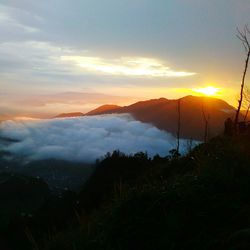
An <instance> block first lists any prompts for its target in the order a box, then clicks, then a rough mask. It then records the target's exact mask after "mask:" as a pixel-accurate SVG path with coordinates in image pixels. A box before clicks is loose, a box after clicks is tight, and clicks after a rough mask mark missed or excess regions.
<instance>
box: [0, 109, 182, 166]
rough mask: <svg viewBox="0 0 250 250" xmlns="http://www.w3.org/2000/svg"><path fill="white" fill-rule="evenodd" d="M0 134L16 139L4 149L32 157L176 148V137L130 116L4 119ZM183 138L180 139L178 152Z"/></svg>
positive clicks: (82, 157) (88, 157)
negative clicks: (30, 119)
mask: <svg viewBox="0 0 250 250" xmlns="http://www.w3.org/2000/svg"><path fill="white" fill-rule="evenodd" d="M0 136H2V137H8V138H11V139H15V140H19V142H16V143H12V144H10V145H9V146H7V147H6V148H5V149H6V150H7V151H9V152H11V153H12V154H14V155H17V156H23V157H26V158H27V159H28V160H35V159H49V158H55V159H64V160H70V161H80V162H94V161H95V160H96V159H97V158H100V157H102V156H104V155H105V154H106V153H107V152H112V151H114V150H116V149H119V150H120V151H122V152H124V153H126V154H134V153H136V152H140V151H143V152H145V151H147V152H148V154H149V155H150V156H153V155H155V154H159V155H161V156H165V155H167V154H168V152H169V150H170V149H173V148H174V147H176V139H175V138H174V137H173V136H172V135H171V134H169V133H166V132H164V131H161V130H159V129H157V128H155V127H154V126H152V125H150V124H145V123H141V122H139V121H136V120H134V119H133V118H132V117H131V116H130V115H127V114H123V115H103V116H91V117H83V118H72V119H54V120H35V121H25V120H23V121H19V122H18V121H6V122H2V123H1V124H0ZM185 145H186V141H185V140H181V151H182V152H184V151H185Z"/></svg>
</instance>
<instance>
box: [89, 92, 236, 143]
mask: <svg viewBox="0 0 250 250" xmlns="http://www.w3.org/2000/svg"><path fill="white" fill-rule="evenodd" d="M180 103H181V137H182V138H188V139H190V138H192V139H197V140H202V139H203V137H204V130H205V119H204V116H205V117H206V119H208V120H209V136H210V137H212V136H215V135H217V134H219V133H221V132H222V131H223V126H224V121H225V120H226V119H227V118H228V117H231V118H233V116H234V113H235V109H234V108H233V107H232V106H230V105H229V104H227V103H226V102H225V101H223V100H220V99H217V98H209V97H197V96H186V97H183V98H181V102H180ZM177 107H178V100H168V99H165V98H160V99H153V100H148V101H141V102H137V103H135V104H132V105H129V106H125V107H118V108H116V109H114V108H112V109H106V110H104V111H100V110H101V108H100V109H98V108H97V109H96V111H97V112H95V110H93V111H91V112H89V113H88V114H87V115H100V114H110V113H130V114H131V115H133V117H134V118H135V119H137V120H139V121H142V122H147V123H151V124H153V125H154V126H156V127H157V128H159V129H163V130H166V131H168V132H170V133H172V134H174V135H175V134H176V131H177V120H178V112H177Z"/></svg>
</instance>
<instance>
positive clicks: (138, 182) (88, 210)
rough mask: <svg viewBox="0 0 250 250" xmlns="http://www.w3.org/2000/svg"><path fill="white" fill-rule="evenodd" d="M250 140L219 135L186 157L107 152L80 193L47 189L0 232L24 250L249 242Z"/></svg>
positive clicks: (235, 245)
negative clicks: (49, 191) (54, 193)
mask: <svg viewBox="0 0 250 250" xmlns="http://www.w3.org/2000/svg"><path fill="white" fill-rule="evenodd" d="M249 139H250V138H248V137H247V136H245V135H244V136H242V137H217V138H214V139H212V140H211V141H210V142H208V143H206V144H201V145H199V146H197V147H196V148H195V149H193V150H192V151H191V152H190V153H189V154H188V155H186V156H183V157H175V154H174V153H173V154H172V156H170V157H165V158H161V157H159V156H156V157H155V158H153V159H150V158H149V157H148V156H147V154H145V153H138V154H136V155H133V156H126V155H124V154H123V153H121V152H119V151H115V152H113V153H111V154H107V155H106V157H105V158H104V159H102V160H100V161H99V162H97V163H96V166H95V171H94V173H93V174H92V176H91V177H90V178H89V180H88V181H87V182H86V183H85V184H84V186H83V187H82V189H81V191H80V192H79V193H74V192H71V191H65V192H64V193H62V194H61V196H54V195H52V194H51V193H50V194H47V193H46V192H44V191H43V192H44V194H45V195H44V196H43V198H42V202H41V203H40V204H38V207H35V208H34V207H33V208H32V209H33V211H32V213H31V212H29V213H25V214H22V215H20V216H16V217H13V218H12V221H11V223H8V225H7V226H5V228H3V227H2V232H3V233H2V235H4V239H5V241H6V242H7V243H8V244H9V245H10V247H11V249H27V250H28V249H41V250H48V249H50V250H57V249H58V250H59V249H60V250H75V249H87V250H88V249H91V250H92V249H93V250H98V249H102V250H103V249H104V250H111V249H112V250H113V249H119V250H128V249H129V250H131V249H132V250H133V249H174V250H175V249H176V250H177V249H199V250H200V249H220V250H221V249H249V247H250V242H249V239H250V212H249V211H250V209H249V208H250V205H249V204H250V166H249V162H250V161H249V160H250V142H249V141H250V140H249ZM0 184H1V183H0ZM33 188H35V186H34V187H33ZM41 197H42V196H41ZM13 239H14V240H13Z"/></svg>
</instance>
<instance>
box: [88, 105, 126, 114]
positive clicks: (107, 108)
mask: <svg viewBox="0 0 250 250" xmlns="http://www.w3.org/2000/svg"><path fill="white" fill-rule="evenodd" d="M120 108H122V107H120V106H118V105H110V104H106V105H102V106H100V107H98V108H96V109H94V110H92V111H90V112H88V113H86V115H101V114H104V113H106V112H108V113H112V111H114V112H116V110H117V109H120Z"/></svg>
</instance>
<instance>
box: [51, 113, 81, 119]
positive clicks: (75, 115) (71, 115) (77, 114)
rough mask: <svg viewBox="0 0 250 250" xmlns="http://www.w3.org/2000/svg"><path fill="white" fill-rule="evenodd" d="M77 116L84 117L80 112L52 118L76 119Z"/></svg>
mask: <svg viewBox="0 0 250 250" xmlns="http://www.w3.org/2000/svg"><path fill="white" fill-rule="evenodd" d="M78 116H84V114H83V113H81V112H73V113H62V114H59V115H57V116H55V117H54V118H67V117H78Z"/></svg>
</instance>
